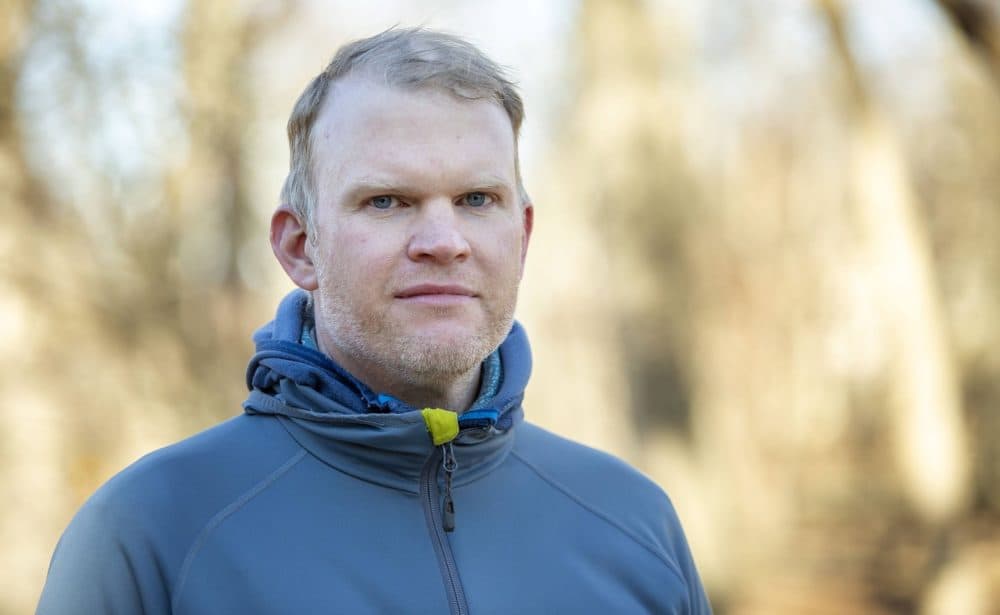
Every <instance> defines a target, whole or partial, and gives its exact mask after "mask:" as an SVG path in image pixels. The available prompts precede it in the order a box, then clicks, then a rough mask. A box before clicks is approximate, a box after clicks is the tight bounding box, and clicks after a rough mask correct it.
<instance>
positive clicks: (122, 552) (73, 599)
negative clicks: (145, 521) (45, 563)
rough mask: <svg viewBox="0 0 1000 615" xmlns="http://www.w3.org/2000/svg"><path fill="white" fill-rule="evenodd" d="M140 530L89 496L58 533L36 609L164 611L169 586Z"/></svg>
mask: <svg viewBox="0 0 1000 615" xmlns="http://www.w3.org/2000/svg"><path fill="white" fill-rule="evenodd" d="M144 534H145V533H144V532H143V531H141V529H139V527H138V526H137V525H136V524H133V523H131V522H130V519H129V518H128V517H127V516H125V515H121V514H116V513H115V512H113V511H112V510H111V509H110V508H109V507H107V506H106V503H105V502H102V501H100V500H99V499H98V496H95V497H94V498H92V499H91V500H90V501H88V502H87V503H86V504H84V506H83V508H81V509H80V511H79V512H78V513H77V514H76V516H75V517H74V518H73V521H72V522H70V525H69V527H68V528H66V531H65V532H64V533H63V535H62V538H60V539H59V544H58V545H57V546H56V550H55V554H54V555H53V556H52V562H51V563H50V564H49V572H48V578H47V579H46V581H45V587H44V588H43V589H42V595H41V599H40V600H39V603H38V609H37V611H36V615H76V614H79V615H84V614H88V615H89V614H93V613H102V614H104V613H106V614H108V615H126V614H129V615H136V614H143V615H160V614H163V615H166V614H167V613H169V612H170V600H169V592H168V590H167V588H166V587H165V586H164V583H163V581H162V575H161V574H160V570H159V568H160V567H159V566H158V565H157V562H156V557H155V553H154V550H153V549H152V547H151V545H150V543H149V541H148V539H147V538H146V537H145V535H144Z"/></svg>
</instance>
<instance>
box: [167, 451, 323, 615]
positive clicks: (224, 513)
mask: <svg viewBox="0 0 1000 615" xmlns="http://www.w3.org/2000/svg"><path fill="white" fill-rule="evenodd" d="M305 456H306V451H305V450H304V449H301V448H300V449H299V450H298V452H296V453H295V454H294V455H292V457H291V458H290V459H288V461H286V462H285V463H283V464H282V465H281V466H279V467H278V468H277V469H276V470H274V471H273V472H271V473H270V474H268V475H267V476H266V477H264V478H263V479H262V480H261V481H260V482H258V483H257V484H255V485H254V486H253V487H251V488H250V489H248V490H247V491H245V492H243V494H242V495H240V496H239V497H238V498H236V499H235V500H233V501H232V502H230V503H229V504H228V505H227V506H226V507H225V508H223V509H222V510H220V511H219V512H217V513H216V514H215V515H213V516H212V518H211V519H209V520H208V523H206V524H205V527H203V528H202V530H201V531H200V532H199V533H198V536H197V538H195V540H194V542H193V543H192V544H191V547H190V549H188V552H187V555H185V556H184V561H183V563H182V564H181V569H180V572H179V573H178V575H177V586H176V589H174V591H173V596H171V599H170V609H171V610H172V611H174V612H176V611H177V610H178V601H179V600H180V596H181V594H182V593H183V592H184V585H185V583H186V582H187V575H188V572H189V571H190V569H191V566H192V565H193V564H194V560H195V558H196V557H197V555H198V553H199V552H200V551H201V549H202V547H203V546H204V545H205V543H206V542H207V541H208V538H209V537H210V536H211V534H212V532H214V531H215V530H216V528H218V527H219V526H220V525H221V524H222V522H223V521H225V520H226V519H227V518H229V517H230V516H231V515H233V513H235V512H236V511H238V510H239V509H240V508H242V507H243V506H245V505H246V504H247V503H248V502H249V501H250V500H252V499H253V498H255V497H256V496H258V495H260V493H261V492H263V491H264V490H265V489H267V488H268V487H270V486H271V485H272V484H274V482H275V481H277V480H278V479H279V478H281V477H282V476H283V475H284V474H285V473H286V472H288V471H289V470H291V469H292V467H293V466H295V464H297V463H299V462H300V461H302V459H303V458H305Z"/></svg>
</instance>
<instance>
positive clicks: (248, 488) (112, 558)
mask: <svg viewBox="0 0 1000 615" xmlns="http://www.w3.org/2000/svg"><path fill="white" fill-rule="evenodd" d="M303 455H304V453H303V452H302V450H301V449H300V448H299V447H298V445H297V444H295V443H294V441H293V440H291V438H290V437H289V436H288V435H287V433H286V432H285V431H284V428H283V427H282V426H281V425H280V424H278V421H277V420H275V419H274V418H273V417H259V416H252V417H251V416H243V415H241V416H238V417H236V418H233V419H230V420H229V421H226V422H225V423H222V424H220V425H217V426H215V427H213V428H211V429H208V430H206V431H204V432H201V433H199V434H197V435H194V436H192V437H190V438H187V439H185V440H182V441H180V442H178V443H176V444H173V445H171V446H168V447H165V448H163V449H160V450H158V451H155V452H153V453H150V454H148V455H146V456H145V457H143V458H142V459H140V460H138V461H136V462H135V463H133V464H132V465H130V466H129V467H127V468H125V469H124V470H122V471H121V472H120V473H118V474H117V475H116V476H114V477H113V478H111V480H109V481H108V482H107V483H105V484H104V485H103V486H101V487H100V488H99V489H98V490H97V491H96V492H95V493H94V494H93V495H92V496H91V497H90V498H89V499H88V500H87V501H86V502H85V503H84V505H83V506H82V507H81V508H80V510H79V511H77V513H76V515H75V516H74V517H73V520H72V521H71V522H70V524H69V527H67V528H66V531H65V532H64V533H63V535H62V537H61V538H60V539H59V544H58V545H57V547H56V552H55V554H54V555H53V557H52V562H51V564H50V566H49V573H48V578H47V580H46V584H45V588H44V590H43V592H42V597H41V600H40V602H39V609H38V612H39V613H50V612H51V613H63V612H94V613H97V612H145V613H161V612H162V613H167V612H169V604H170V592H171V588H172V587H173V585H174V583H175V582H176V581H177V578H178V576H179V573H180V570H181V566H182V562H183V561H184V559H185V557H186V556H187V554H188V553H189V552H190V551H191V550H192V548H193V545H194V544H196V542H197V539H198V537H199V536H200V535H201V534H202V533H203V532H204V530H205V528H206V527H209V526H210V523H211V520H212V519H213V518H216V517H217V516H218V515H219V514H220V511H225V510H227V509H228V508H230V507H232V505H233V503H234V502H243V501H246V500H247V499H248V497H247V494H253V493H256V491H255V489H259V485H264V484H268V482H267V481H268V480H269V479H273V477H275V476H277V475H279V474H280V473H281V472H282V471H284V470H287V469H288V468H290V467H292V466H293V465H294V464H295V463H297V460H299V459H301V458H302V456H303Z"/></svg>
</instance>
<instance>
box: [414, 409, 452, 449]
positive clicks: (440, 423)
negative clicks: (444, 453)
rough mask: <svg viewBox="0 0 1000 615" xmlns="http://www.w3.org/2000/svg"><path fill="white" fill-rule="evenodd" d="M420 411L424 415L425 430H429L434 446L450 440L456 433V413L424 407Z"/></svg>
mask: <svg viewBox="0 0 1000 615" xmlns="http://www.w3.org/2000/svg"><path fill="white" fill-rule="evenodd" d="M421 413H422V414H423V415H424V423H426V424H427V431H429V432H431V439H432V440H434V446H441V445H442V444H444V443H445V442H451V441H452V440H454V439H455V436H457V435H458V415H457V414H456V413H454V412H452V411H451V410H445V409H444V408H424V409H423V410H422V411H421Z"/></svg>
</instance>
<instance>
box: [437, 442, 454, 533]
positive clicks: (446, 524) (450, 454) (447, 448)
mask: <svg viewBox="0 0 1000 615" xmlns="http://www.w3.org/2000/svg"><path fill="white" fill-rule="evenodd" d="M441 449H442V452H443V453H444V456H443V457H442V458H441V467H442V469H443V470H444V503H443V504H442V505H441V526H442V527H443V528H444V531H446V532H451V531H454V529H455V500H453V499H452V497H451V478H452V474H454V472H455V469H456V468H458V461H457V460H456V459H455V450H454V449H453V448H452V446H451V442H445V443H444V444H443V445H442V446H441Z"/></svg>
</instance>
